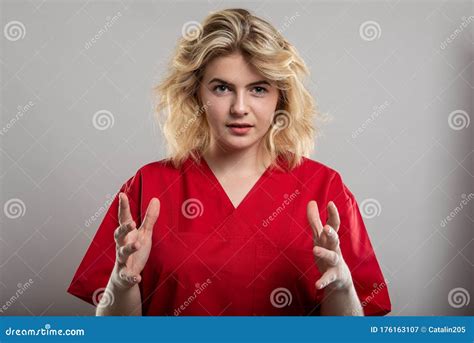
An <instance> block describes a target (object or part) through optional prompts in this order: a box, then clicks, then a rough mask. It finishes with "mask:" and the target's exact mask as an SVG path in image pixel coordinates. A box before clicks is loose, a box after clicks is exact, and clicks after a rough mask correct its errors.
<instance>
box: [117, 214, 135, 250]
mask: <svg viewBox="0 0 474 343" xmlns="http://www.w3.org/2000/svg"><path fill="white" fill-rule="evenodd" d="M136 228H137V224H136V223H135V222H134V221H133V220H132V221H130V222H128V223H125V224H122V225H120V226H119V227H118V228H116V229H115V231H114V239H115V243H116V244H117V246H119V247H120V246H122V245H124V244H125V237H126V236H127V234H128V233H129V232H130V231H132V230H134V229H136Z"/></svg>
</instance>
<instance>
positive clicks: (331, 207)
mask: <svg viewBox="0 0 474 343" xmlns="http://www.w3.org/2000/svg"><path fill="white" fill-rule="evenodd" d="M327 209H328V220H327V222H326V224H328V225H330V226H331V227H332V228H333V229H334V230H336V232H338V231H339V225H340V224H341V220H340V218H339V211H338V210H337V207H336V204H335V203H334V202H333V201H330V202H329V203H328V207H327Z"/></svg>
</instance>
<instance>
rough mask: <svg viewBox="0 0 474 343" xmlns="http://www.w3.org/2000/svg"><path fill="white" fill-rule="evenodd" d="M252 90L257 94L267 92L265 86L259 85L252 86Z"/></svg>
mask: <svg viewBox="0 0 474 343" xmlns="http://www.w3.org/2000/svg"><path fill="white" fill-rule="evenodd" d="M253 91H254V93H256V94H258V95H263V94H265V93H267V89H266V88H265V87H260V86H257V87H254V88H253Z"/></svg>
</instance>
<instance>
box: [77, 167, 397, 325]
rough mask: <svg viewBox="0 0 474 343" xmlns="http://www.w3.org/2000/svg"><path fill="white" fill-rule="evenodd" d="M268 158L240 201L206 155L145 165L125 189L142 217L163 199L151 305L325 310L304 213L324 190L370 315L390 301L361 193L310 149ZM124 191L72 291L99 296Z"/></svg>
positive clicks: (210, 311) (193, 311)
mask: <svg viewBox="0 0 474 343" xmlns="http://www.w3.org/2000/svg"><path fill="white" fill-rule="evenodd" d="M278 163H279V164H280V166H282V167H283V168H286V169H284V170H283V171H280V170H277V169H274V168H269V169H267V170H266V171H265V172H264V174H263V175H262V176H261V178H260V179H259V180H258V181H257V182H256V184H255V185H254V186H253V188H252V189H251V190H250V192H249V193H248V194H247V195H246V197H245V198H244V199H243V201H242V202H241V203H240V204H239V205H238V206H237V208H234V206H233V204H232V202H231V201H230V199H229V198H228V196H227V194H226V193H225V191H224V189H223V188H222V186H221V185H220V183H219V181H218V180H217V178H216V177H215V175H214V174H213V172H212V170H211V169H210V168H209V166H208V164H207V163H206V161H205V160H204V159H203V158H200V159H199V161H195V160H193V159H192V158H188V159H187V160H186V161H185V162H184V163H183V165H182V166H181V167H180V168H179V169H177V168H174V167H173V166H172V165H171V162H170V161H169V160H161V161H158V162H153V163H150V164H147V165H145V166H143V167H142V168H140V169H139V170H138V171H137V173H136V174H135V175H134V176H133V177H131V178H130V179H129V180H128V181H127V182H126V183H125V184H124V185H123V186H122V187H121V189H120V191H121V192H125V193H126V194H127V196H128V198H129V200H130V209H131V213H132V216H133V218H134V220H135V221H136V222H137V227H139V225H140V224H141V222H142V220H143V219H144V214H145V212H146V209H147V206H148V203H149V202H150V200H151V199H152V198H153V197H157V198H159V199H160V202H161V210H160V215H159V218H158V220H157V222H156V224H155V226H154V231H153V242H152V243H153V244H152V249H151V252H150V257H149V259H148V262H147V264H146V266H145V268H144V270H143V271H142V274H141V276H142V281H141V282H140V284H139V288H140V291H141V297H142V313H143V315H175V316H176V315H213V316H214V315H319V314H320V306H319V305H320V303H321V301H322V298H323V295H324V290H321V291H318V290H317V289H316V287H315V282H316V281H317V280H318V279H319V278H320V277H321V273H320V272H319V271H318V269H317V266H316V263H315V259H314V255H313V253H312V248H313V237H312V230H311V227H310V224H309V222H308V220H307V216H306V207H307V204H308V202H309V201H310V200H316V201H317V203H318V205H319V208H320V212H321V213H320V216H321V220H322V222H323V224H324V223H326V219H327V211H326V205H327V203H328V202H329V201H330V200H332V201H333V202H334V203H335V204H336V206H337V208H338V210H339V215H340V220H341V225H340V228H339V236H340V245H341V251H342V254H343V257H344V260H345V261H346V263H347V265H348V267H349V269H350V270H351V273H352V279H353V282H354V285H355V289H356V291H357V294H358V296H359V298H360V301H361V303H362V305H363V310H364V312H365V315H385V314H387V313H388V312H390V311H391V303H390V298H389V294H388V289H387V283H386V282H385V280H384V277H383V275H382V272H381V270H380V267H379V264H378V262H377V259H376V256H375V254H374V251H373V248H372V245H371V243H370V240H369V237H368V235H367V231H366V228H365V226H364V222H363V220H362V217H361V214H360V212H359V208H358V206H357V202H356V200H355V198H354V196H353V194H352V193H351V192H350V191H349V189H348V188H347V187H346V186H345V185H344V183H343V182H342V180H341V177H340V175H339V174H338V173H337V172H336V171H334V170H333V169H331V168H329V167H327V166H325V165H323V164H321V163H319V162H316V161H313V160H311V159H307V158H304V159H303V163H302V164H301V165H299V166H298V167H296V168H294V169H293V170H291V171H288V168H287V164H286V162H284V161H283V159H281V158H280V159H279V160H278ZM118 225H119V224H118V194H117V195H116V196H115V198H114V200H113V202H112V204H111V206H110V208H109V210H108V212H107V213H106V215H105V218H104V220H103V221H102V223H101V225H100V226H99V229H98V230H97V233H96V235H95V236H94V239H93V241H92V242H91V244H90V246H89V248H88V250H87V252H86V254H85V256H84V259H83V260H82V262H81V264H80V265H79V267H78V269H77V271H76V274H75V275H74V278H73V280H72V282H71V285H70V286H69V289H68V292H69V293H71V294H73V295H75V296H77V297H79V298H81V299H83V300H85V301H87V302H89V303H91V304H96V303H97V299H94V297H97V294H98V292H99V293H100V292H101V289H102V290H103V288H104V287H106V285H107V282H108V279H109V277H110V274H111V271H112V269H113V266H114V261H115V241H114V230H115V229H116V228H117V227H118Z"/></svg>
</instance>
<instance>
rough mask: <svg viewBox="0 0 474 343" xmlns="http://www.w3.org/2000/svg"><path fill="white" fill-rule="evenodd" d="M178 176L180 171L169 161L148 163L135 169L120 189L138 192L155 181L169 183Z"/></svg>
mask: <svg viewBox="0 0 474 343" xmlns="http://www.w3.org/2000/svg"><path fill="white" fill-rule="evenodd" d="M179 176H180V169H177V168H175V167H174V166H173V164H172V163H171V160H170V159H167V158H166V159H162V160H159V161H153V162H149V163H147V164H145V165H142V166H141V167H139V168H138V169H136V171H135V173H134V174H132V175H131V176H130V177H129V179H128V180H126V182H125V183H124V184H123V186H122V188H123V189H124V190H125V191H126V192H127V191H132V190H136V191H138V190H139V189H141V188H142V187H143V185H149V184H150V183H156V180H160V181H165V182H166V181H169V180H171V179H173V178H176V177H179Z"/></svg>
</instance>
